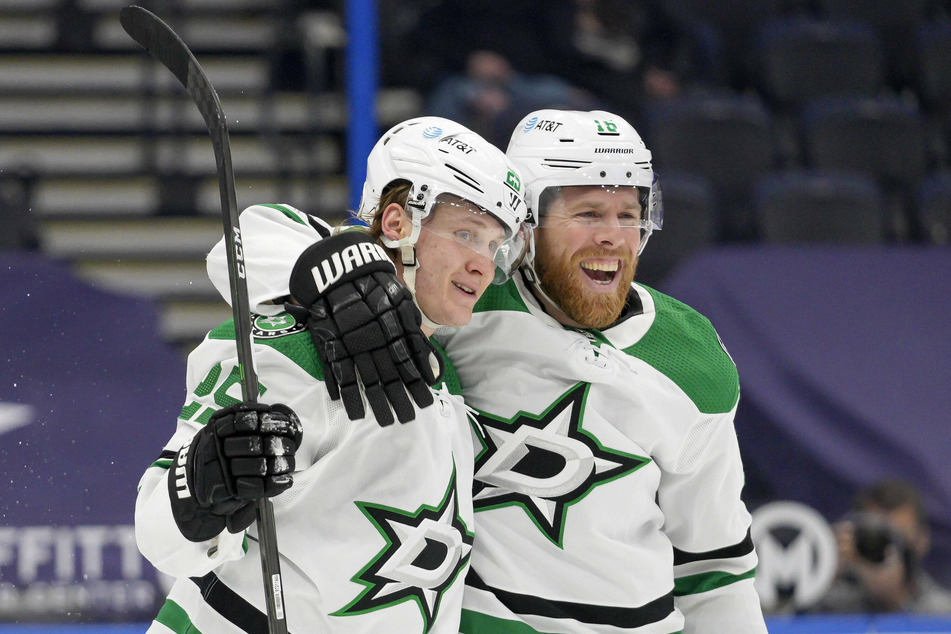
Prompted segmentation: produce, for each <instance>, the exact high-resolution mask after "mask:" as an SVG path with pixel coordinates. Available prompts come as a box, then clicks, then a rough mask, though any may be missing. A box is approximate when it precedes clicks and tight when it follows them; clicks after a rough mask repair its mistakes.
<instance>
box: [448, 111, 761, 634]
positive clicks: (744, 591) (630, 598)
mask: <svg viewBox="0 0 951 634" xmlns="http://www.w3.org/2000/svg"><path fill="white" fill-rule="evenodd" d="M506 154H507V155H508V156H509V158H511V159H512V160H513V161H514V162H515V164H516V165H517V166H518V167H519V169H520V170H521V172H522V176H523V178H524V179H525V181H524V184H525V189H526V202H527V203H528V204H529V209H530V213H531V214H532V218H531V220H532V221H534V222H535V223H537V227H536V228H535V230H534V232H533V233H534V239H535V240H534V251H533V252H530V257H529V258H528V259H527V260H528V261H527V263H526V264H525V265H524V266H523V267H522V269H521V272H520V275H517V276H516V277H514V278H513V279H512V280H511V281H510V282H509V283H508V284H506V285H505V286H500V287H496V288H493V289H490V291H489V292H488V293H486V295H485V296H484V297H483V298H482V300H481V301H480V303H479V305H478V306H477V308H476V314H475V315H474V317H473V321H472V322H471V323H470V324H469V326H467V327H466V328H465V329H461V330H458V331H456V332H455V333H454V334H452V335H451V336H450V337H449V338H448V340H444V345H445V349H446V351H447V353H448V355H449V357H450V358H451V359H452V360H453V363H454V364H455V365H456V368H457V370H458V372H459V379H460V382H461V383H462V386H463V395H464V396H465V399H466V403H467V404H468V405H469V406H471V407H474V408H475V409H476V410H477V411H479V417H478V418H479V421H480V422H481V423H482V425H483V426H484V430H485V432H486V434H485V437H484V438H485V439H484V441H483V442H482V444H481V446H479V447H477V456H476V467H475V469H476V473H475V480H476V488H475V495H474V498H473V504H474V506H475V510H476V532H477V535H478V537H477V540H476V547H475V549H474V550H473V555H472V567H471V570H470V573H469V577H468V579H467V587H466V596H465V605H464V612H463V624H462V630H461V631H463V632H466V633H474V632H493V633H495V632H497V633H502V634H504V633H507V632H512V633H514V632H519V633H521V632H578V633H581V632H599V633H607V632H621V631H624V632H645V633H646V632H650V633H658V634H660V633H664V634H668V633H670V632H679V631H683V632H703V633H709V634H720V633H723V632H730V633H731V634H748V633H753V632H756V633H760V632H765V631H766V627H765V624H764V621H763V616H762V612H761V609H760V605H759V599H758V597H757V595H756V593H755V591H754V589H753V574H754V570H755V567H756V562H757V559H756V554H755V552H754V549H753V543H752V541H751V539H750V532H749V528H750V515H749V513H748V512H747V510H746V508H745V506H744V504H743V502H742V501H741V499H740V492H741V489H742V486H743V468H742V464H741V461H740V454H739V449H738V446H737V440H736V434H735V431H734V428H733V417H734V414H735V412H736V406H737V402H738V398H739V383H738V378H737V372H736V367H735V366H734V364H733V362H732V360H731V359H730V357H729V355H728V354H727V352H726V350H725V349H724V348H723V346H722V344H721V343H720V341H719V338H718V336H717V334H716V332H715V330H714V329H713V327H712V325H711V324H710V322H709V321H708V320H707V319H705V318H704V317H702V316H701V315H699V314H698V313H696V312H695V311H693V310H692V309H690V308H689V307H687V306H685V305H684V304H682V303H680V302H678V301H676V300H674V299H672V298H670V297H667V296H665V295H663V294H661V293H658V292H657V291H655V290H653V289H650V288H648V287H646V286H642V285H640V284H636V283H633V284H632V279H633V278H634V273H635V269H636V266H637V259H638V257H639V256H640V254H641V253H642V252H643V250H644V247H645V245H646V244H647V240H648V238H649V237H650V235H651V232H652V231H653V230H654V229H660V227H661V223H662V218H663V216H662V211H663V210H662V205H661V196H660V191H659V188H658V187H657V185H656V182H655V180H654V174H653V170H652V167H651V154H650V152H649V151H648V150H647V148H646V147H645V146H644V143H643V142H642V141H641V139H640V137H639V136H638V134H637V132H636V131H635V130H634V128H632V127H631V126H630V125H629V124H628V123H627V122H626V121H625V120H623V119H622V118H621V117H618V116H616V115H613V114H611V113H608V112H566V111H557V110H542V111H537V112H533V113H531V114H529V115H528V116H526V117H525V118H524V119H523V120H522V121H521V122H520V123H519V125H518V127H516V128H515V130H514V131H513V133H512V137H511V141H510V142H509V146H508V149H507V151H506Z"/></svg>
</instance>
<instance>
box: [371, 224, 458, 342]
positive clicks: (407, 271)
mask: <svg viewBox="0 0 951 634" xmlns="http://www.w3.org/2000/svg"><path fill="white" fill-rule="evenodd" d="M414 216H415V215H414ZM419 230H420V222H419V219H418V218H416V217H414V218H413V231H412V233H410V235H409V236H407V237H405V238H402V239H400V240H393V239H392V238H387V237H386V236H380V238H381V240H382V242H383V244H384V246H387V247H390V248H391V249H397V250H399V252H400V263H401V264H402V265H403V284H405V285H406V288H408V289H409V292H410V294H412V296H413V303H414V304H416V308H418V309H419V314H420V316H422V320H423V325H424V326H426V327H427V328H432V329H433V330H439V329H440V328H442V327H443V324H437V323H436V322H435V321H433V320H432V319H430V318H429V317H427V316H426V313H425V312H423V307H422V306H420V305H419V300H418V299H417V298H416V271H417V269H419V259H418V258H417V257H416V240H417V239H418V238H419Z"/></svg>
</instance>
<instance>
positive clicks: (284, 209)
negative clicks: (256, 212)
mask: <svg viewBox="0 0 951 634" xmlns="http://www.w3.org/2000/svg"><path fill="white" fill-rule="evenodd" d="M258 206H259V207H270V208H271V209H277V210H278V211H279V212H281V213H282V214H284V215H285V216H287V217H288V218H290V219H291V220H293V221H294V222H296V223H298V224H302V225H306V224H307V221H306V220H304V219H303V218H301V217H300V212H298V211H297V210H296V209H293V208H291V207H288V206H287V205H272V204H269V203H268V204H262V205H258Z"/></svg>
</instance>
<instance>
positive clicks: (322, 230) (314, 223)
mask: <svg viewBox="0 0 951 634" xmlns="http://www.w3.org/2000/svg"><path fill="white" fill-rule="evenodd" d="M304 215H305V216H306V217H307V222H309V223H310V226H311V227H313V228H314V230H315V231H316V232H317V233H319V234H320V237H321V238H329V237H330V231H329V230H328V229H327V226H326V225H324V223H322V222H320V221H319V220H317V219H316V218H314V217H313V216H311V215H310V214H304Z"/></svg>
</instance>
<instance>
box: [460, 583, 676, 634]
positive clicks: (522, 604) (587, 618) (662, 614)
mask: <svg viewBox="0 0 951 634" xmlns="http://www.w3.org/2000/svg"><path fill="white" fill-rule="evenodd" d="M466 585H467V586H469V587H471V588H476V589H478V590H484V591H486V592H490V593H492V594H493V595H494V596H495V598H496V599H498V600H499V602H500V603H502V605H504V606H505V607H507V608H508V609H509V610H511V611H512V612H514V613H515V614H534V615H537V616H543V617H546V618H552V619H573V620H575V621H579V622H581V623H588V624H592V625H610V626H614V627H620V628H634V627H642V626H644V625H650V624H651V623H657V622H658V621H663V620H664V619H665V618H667V617H668V616H670V614H671V613H672V612H673V611H674V593H673V592H668V593H667V594H665V595H664V596H662V597H660V598H658V599H654V600H653V601H650V602H649V603H645V604H644V605H642V606H640V607H638V608H623V607H619V606H614V605H594V604H591V603H574V602H572V601H555V600H552V599H543V598H541V597H536V596H531V595H526V594H518V593H515V592H509V591H507V590H500V589H498V588H493V587H491V586H489V585H487V584H486V583H485V582H484V581H483V580H482V578H481V577H480V576H479V575H478V574H477V573H476V571H475V570H473V569H472V568H470V569H469V575H468V576H467V577H466Z"/></svg>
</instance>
